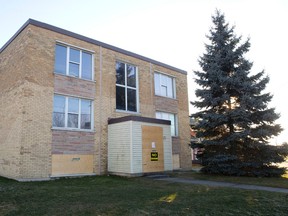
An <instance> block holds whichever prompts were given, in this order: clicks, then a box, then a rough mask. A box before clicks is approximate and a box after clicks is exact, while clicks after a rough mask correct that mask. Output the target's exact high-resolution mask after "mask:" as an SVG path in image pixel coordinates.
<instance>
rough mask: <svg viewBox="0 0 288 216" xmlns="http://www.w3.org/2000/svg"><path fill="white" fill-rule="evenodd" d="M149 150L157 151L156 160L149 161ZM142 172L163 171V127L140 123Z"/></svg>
mask: <svg viewBox="0 0 288 216" xmlns="http://www.w3.org/2000/svg"><path fill="white" fill-rule="evenodd" d="M151 152H158V161H151ZM142 168H143V172H144V173H147V172H160V171H164V151H163V128H162V127H157V126H147V125H142Z"/></svg>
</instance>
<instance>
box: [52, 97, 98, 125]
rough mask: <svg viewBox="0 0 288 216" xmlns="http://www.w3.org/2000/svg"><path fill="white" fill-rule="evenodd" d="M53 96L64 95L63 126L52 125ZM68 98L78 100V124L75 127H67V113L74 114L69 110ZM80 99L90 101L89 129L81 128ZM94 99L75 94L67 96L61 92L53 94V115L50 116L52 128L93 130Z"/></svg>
mask: <svg viewBox="0 0 288 216" xmlns="http://www.w3.org/2000/svg"><path fill="white" fill-rule="evenodd" d="M55 96H60V97H64V99H65V100H64V103H65V104H64V126H63V127H59V126H54V105H55V104H54V103H55V99H54V98H55ZM69 99H77V100H78V113H77V115H78V126H77V127H69V126H68V121H69V118H68V116H69V114H75V112H69ZM82 100H86V101H89V102H90V103H91V109H90V112H91V113H90V120H91V126H90V129H85V128H81V118H82V117H81V116H82V107H81V106H82ZM93 110H94V101H93V100H91V99H87V98H79V97H76V96H70V95H69V96H67V95H61V94H54V96H53V116H52V129H60V130H77V131H94V112H93Z"/></svg>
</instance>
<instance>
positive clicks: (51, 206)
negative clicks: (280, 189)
mask: <svg viewBox="0 0 288 216" xmlns="http://www.w3.org/2000/svg"><path fill="white" fill-rule="evenodd" d="M287 212H288V195H287V194H284V193H272V192H264V191H250V190H241V189H231V188H212V187H207V186H200V185H199V186H197V185H188V184H179V183H168V182H163V181H155V180H151V179H146V178H121V177H114V176H110V177H108V176H100V177H83V178H74V179H59V180H54V181H48V182H24V183H23V182H22V183H20V182H16V181H12V180H7V179H4V178H0V215H29V216H30V215H37V216H38V215H137V216H138V215H237V216H238V215H253V216H254V215H287Z"/></svg>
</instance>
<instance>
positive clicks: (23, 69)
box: [0, 25, 191, 179]
mask: <svg viewBox="0 0 288 216" xmlns="http://www.w3.org/2000/svg"><path fill="white" fill-rule="evenodd" d="M56 41H61V42H65V43H67V44H71V45H74V46H77V47H80V48H84V49H88V50H92V51H94V76H95V85H96V86H95V95H93V96H92V97H94V130H95V144H94V164H93V167H94V170H93V172H94V173H96V174H104V173H106V172H107V144H108V123H107V120H108V119H109V118H116V117H122V116H125V115H131V113H125V112H116V99H115V95H116V87H115V82H116V76H115V62H116V61H122V62H126V63H131V64H133V65H136V66H137V67H138V78H139V103H140V106H139V107H140V110H139V111H140V113H139V114H137V115H141V116H144V117H152V118H154V117H155V112H156V110H157V106H159V105H157V104H156V102H155V101H156V100H155V94H154V71H160V72H163V73H166V74H170V75H171V76H174V77H176V86H177V89H176V93H177V100H176V101H173V102H172V103H173V104H172V105H171V107H174V108H173V109H175V107H176V108H177V107H178V110H177V115H178V122H179V125H178V128H179V137H178V142H179V143H180V150H179V151H180V166H181V167H182V168H190V167H191V156H190V149H189V146H188V143H189V117H188V115H189V113H188V95H187V94H188V93H187V76H186V75H184V74H181V73H179V72H175V71H173V70H171V69H167V68H165V67H161V66H158V65H154V64H151V63H149V62H145V61H143V60H139V59H137V58H134V57H131V56H127V55H124V54H121V53H118V52H115V51H112V50H109V49H106V48H103V47H99V46H96V45H94V44H91V43H87V42H85V41H81V40H78V39H75V38H72V37H69V36H66V35H62V34H59V33H56V32H53V31H49V30H46V29H43V28H39V27H36V26H32V25H29V26H28V27H26V28H25V29H24V31H22V32H21V34H20V35H18V37H17V38H16V39H14V41H13V42H12V43H11V44H10V45H9V46H8V47H7V48H6V49H5V50H4V51H3V52H2V53H1V54H0V55H1V58H0V64H1V67H0V68H1V71H0V72H1V73H0V91H1V94H0V102H1V107H0V111H1V112H0V113H1V114H0V115H2V116H1V117H3V118H1V119H4V120H0V140H1V141H0V142H1V143H0V175H3V176H7V177H11V178H18V179H29V178H49V176H50V175H51V169H52V167H51V143H52V130H51V127H52V112H53V94H54V92H55V88H54V80H55V76H57V75H55V74H54V58H55V56H54V55H55V44H56ZM76 82H77V81H76ZM17 86H18V87H17ZM76 86H77V85H76ZM57 89H59V88H57ZM57 91H58V90H57ZM3 92H5V93H3ZM72 92H73V90H72ZM75 92H76V91H75ZM73 94H74V93H73ZM75 94H77V92H76V93H75ZM158 104H159V103H158ZM168 105H169V104H168ZM162 109H164V108H162ZM11 110H13V112H11ZM3 113H5V114H3ZM7 125H9V127H8V126H7ZM2 140H3V141H2ZM7 146H9V147H7ZM3 149H5V151H1V150H3ZM8 167H9V169H8ZM10 168H11V169H10Z"/></svg>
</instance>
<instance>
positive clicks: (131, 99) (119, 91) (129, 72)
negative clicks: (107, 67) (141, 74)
mask: <svg viewBox="0 0 288 216" xmlns="http://www.w3.org/2000/svg"><path fill="white" fill-rule="evenodd" d="M116 109H117V110H124V111H131V112H137V111H138V90H137V68H136V67H135V66H133V65H130V64H125V63H122V62H116Z"/></svg>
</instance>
